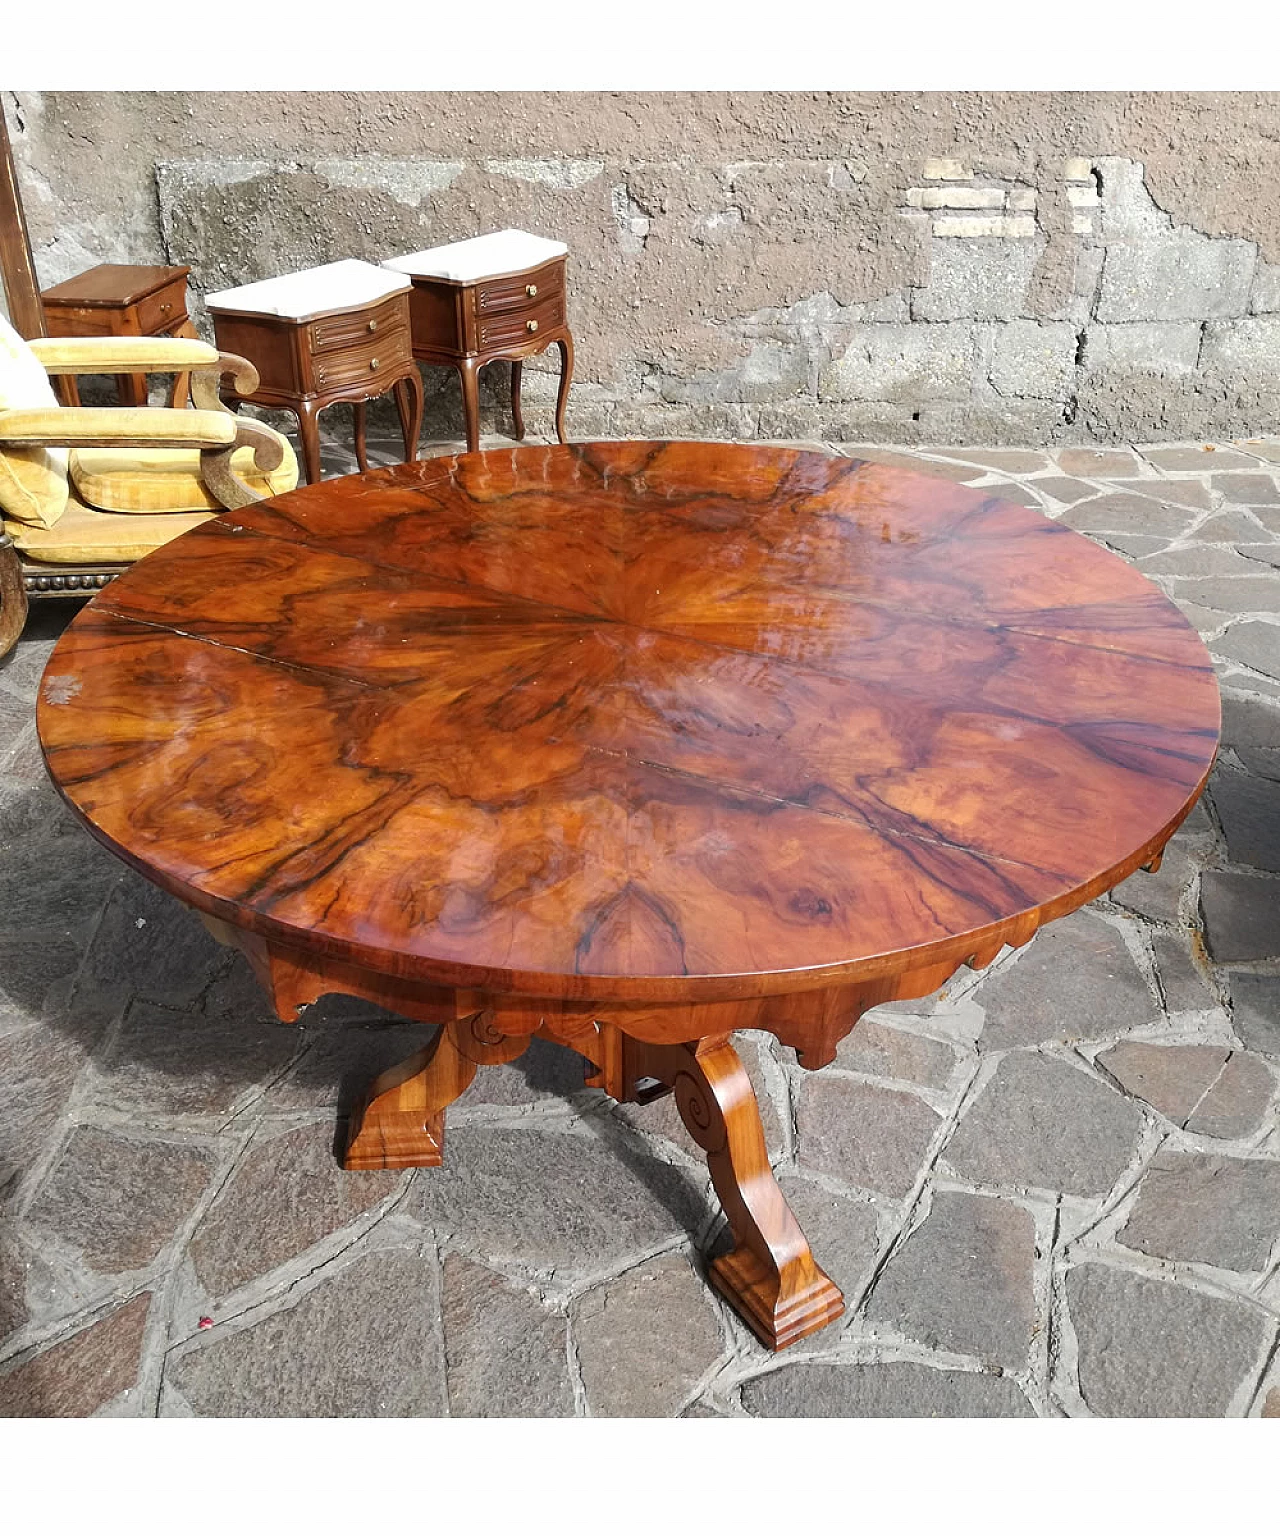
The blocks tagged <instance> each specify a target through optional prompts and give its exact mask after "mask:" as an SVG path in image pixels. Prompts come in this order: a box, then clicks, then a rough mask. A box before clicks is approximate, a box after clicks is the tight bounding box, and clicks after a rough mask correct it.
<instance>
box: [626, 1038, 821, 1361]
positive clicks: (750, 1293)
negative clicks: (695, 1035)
mask: <svg viewBox="0 0 1280 1536" xmlns="http://www.w3.org/2000/svg"><path fill="white" fill-rule="evenodd" d="M632 1045H633V1047H634V1050H635V1055H634V1063H635V1067H636V1068H637V1069H639V1071H640V1072H642V1073H643V1074H645V1075H647V1076H650V1077H655V1078H657V1079H658V1080H659V1081H660V1082H664V1083H667V1084H669V1085H670V1086H671V1087H672V1088H673V1089H674V1090H675V1096H676V1105H677V1107H678V1109H679V1110H680V1118H681V1119H682V1120H683V1121H684V1123H685V1127H686V1128H687V1130H688V1132H689V1134H690V1135H691V1136H692V1137H693V1139H694V1140H695V1141H696V1142H697V1143H698V1145H699V1146H700V1147H702V1148H703V1150H704V1151H705V1152H706V1154H707V1164H708V1166H709V1168H710V1170H711V1180H712V1183H713V1184H714V1185H715V1188H716V1193H717V1194H718V1195H719V1196H720V1203H721V1204H722V1205H723V1207H724V1213H725V1215H726V1216H727V1217H728V1219H729V1227H730V1230H731V1231H732V1233H733V1238H734V1246H733V1249H732V1251H731V1252H729V1253H727V1254H725V1255H724V1256H723V1257H721V1258H718V1259H713V1260H712V1263H711V1280H712V1283H713V1284H714V1285H715V1286H716V1288H717V1290H719V1291H721V1292H722V1293H723V1294H724V1296H725V1297H726V1298H727V1299H728V1301H729V1302H730V1303H731V1304H732V1306H733V1307H734V1308H735V1309H736V1311H737V1312H738V1313H740V1314H741V1316H742V1317H743V1318H744V1319H745V1321H746V1322H747V1323H748V1324H749V1325H750V1326H751V1328H752V1329H753V1331H754V1332H755V1333H756V1334H757V1335H758V1336H759V1337H760V1339H761V1340H763V1342H764V1343H765V1344H767V1345H768V1346H769V1348H770V1349H784V1348H785V1347H786V1346H787V1345H788V1344H794V1343H795V1342H796V1340H797V1339H802V1338H804V1337H805V1336H806V1335H807V1334H810V1333H813V1332H815V1331H816V1330H817V1329H819V1328H823V1327H825V1326H826V1325H827V1324H828V1323H829V1322H832V1321H833V1320H834V1319H835V1318H837V1317H839V1316H840V1314H841V1313H842V1312H843V1311H844V1297H843V1296H842V1295H841V1294H840V1291H839V1290H838V1288H837V1287H836V1286H835V1285H834V1284H833V1283H832V1281H831V1280H830V1279H829V1278H828V1277H827V1276H826V1275H825V1274H824V1273H823V1271H822V1270H821V1269H819V1267H818V1264H817V1262H816V1260H815V1259H814V1257H813V1253H812V1252H811V1250H810V1248H809V1243H808V1240H807V1239H806V1237H805V1235H804V1233H803V1232H802V1231H801V1230H800V1224H799V1223H798V1222H797V1221H796V1218H795V1216H794V1215H793V1214H792V1211H791V1207H790V1206H789V1205H788V1204H787V1202H786V1199H785V1197H784V1196H783V1193H782V1191H781V1190H780V1189H779V1188H778V1183H777V1180H776V1179H775V1178H774V1176H773V1170H772V1168H770V1166H769V1156H768V1153H767V1151H766V1150H765V1144H764V1130H763V1128H762V1127H761V1124H760V1110H759V1108H758V1106H757V1104H756V1096H755V1093H754V1092H753V1091H752V1088H751V1080H750V1078H749V1077H748V1076H747V1073H746V1070H745V1068H744V1067H743V1065H742V1062H741V1061H740V1060H739V1059H738V1053H737V1052H736V1051H735V1050H734V1048H733V1046H732V1045H730V1044H729V1037H728V1036H727V1035H712V1036H709V1037H708V1038H707V1039H705V1040H701V1041H693V1042H690V1043H689V1044H687V1045H650V1044H648V1043H643V1042H639V1041H633V1042H632Z"/></svg>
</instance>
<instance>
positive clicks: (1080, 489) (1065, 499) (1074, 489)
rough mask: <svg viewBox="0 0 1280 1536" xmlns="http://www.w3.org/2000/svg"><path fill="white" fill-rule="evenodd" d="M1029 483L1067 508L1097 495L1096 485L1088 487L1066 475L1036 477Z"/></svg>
mask: <svg viewBox="0 0 1280 1536" xmlns="http://www.w3.org/2000/svg"><path fill="white" fill-rule="evenodd" d="M1031 483H1032V485H1034V486H1035V488H1036V490H1037V491H1039V492H1040V493H1041V494H1042V495H1045V496H1049V497H1051V498H1052V499H1053V500H1054V501H1058V502H1061V503H1062V504H1063V506H1067V507H1070V506H1074V505H1075V503H1076V502H1077V501H1084V500H1086V499H1087V498H1088V497H1090V496H1096V495H1097V494H1098V487H1097V486H1096V485H1089V484H1087V483H1086V482H1085V481H1083V480H1073V479H1071V478H1070V477H1069V476H1067V475H1037V476H1036V478H1035V479H1034V480H1033V481H1032V482H1031Z"/></svg>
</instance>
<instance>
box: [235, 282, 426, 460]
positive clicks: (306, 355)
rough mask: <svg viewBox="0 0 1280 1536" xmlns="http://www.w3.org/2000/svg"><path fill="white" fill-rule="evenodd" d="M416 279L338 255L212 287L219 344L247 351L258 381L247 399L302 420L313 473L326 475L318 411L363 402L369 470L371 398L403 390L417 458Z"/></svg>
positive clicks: (359, 407) (405, 427)
mask: <svg viewBox="0 0 1280 1536" xmlns="http://www.w3.org/2000/svg"><path fill="white" fill-rule="evenodd" d="M409 287H410V284H409V279H408V278H405V277H400V278H398V275H397V274H396V273H393V272H387V271H384V270H383V269H382V268H381V267H375V266H373V265H372V264H371V263H369V262H365V261H335V262H330V263H329V264H328V265H327V266H323V267H312V268H311V269H310V270H308V271H306V272H294V273H290V274H289V275H288V276H287V277H273V278H268V279H266V280H265V281H263V282H260V283H248V284H246V285H245V286H244V287H243V288H228V289H227V290H226V291H225V292H223V293H211V294H210V295H209V296H208V297H207V298H206V299H205V306H206V308H207V309H208V311H209V313H210V314H211V315H212V316H213V330H214V335H215V337H216V338H217V345H218V348H219V350H220V351H223V352H235V353H237V354H238V355H239V356H241V357H247V358H248V359H249V361H250V362H251V363H252V364H253V365H254V367H255V368H257V370H258V380H259V382H258V388H257V391H256V392H255V393H254V394H252V395H246V396H245V397H244V398H245V399H247V400H251V401H253V402H254V403H255V404H257V405H268V406H275V407H283V408H284V409H285V410H289V411H292V412H293V413H294V415H295V416H296V417H297V418H298V428H299V436H300V437H301V439H302V462H303V467H304V469H305V470H306V475H307V479H308V480H309V481H310V482H311V483H312V484H313V485H314V484H315V483H316V482H317V481H318V480H319V479H320V429H319V422H318V417H319V415H320V412H321V411H322V410H324V408H325V407H326V406H329V405H334V404H336V403H337V402H338V401H340V400H349V401H351V402H352V403H353V404H354V406H355V449H356V462H357V464H359V466H360V468H361V469H362V470H365V469H368V467H369V461H368V456H367V454H366V448H365V405H366V402H367V401H369V400H372V399H374V398H375V397H376V396H378V395H383V394H386V392H387V391H388V390H390V389H394V391H395V396H396V408H397V410H398V411H399V413H400V426H401V430H402V431H403V433H404V456H405V460H406V461H408V460H411V459H414V458H416V457H417V449H418V433H419V431H420V429H421V427H422V378H421V375H420V374H419V373H418V365H417V363H416V362H415V361H414V358H413V347H412V345H411V343H410V334H409Z"/></svg>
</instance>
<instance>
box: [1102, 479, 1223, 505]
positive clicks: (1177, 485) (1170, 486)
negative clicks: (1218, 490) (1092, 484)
mask: <svg viewBox="0 0 1280 1536" xmlns="http://www.w3.org/2000/svg"><path fill="white" fill-rule="evenodd" d="M1112 485H1113V487H1114V489H1115V490H1117V491H1133V492H1134V493H1135V494H1136V495H1139V496H1152V495H1155V496H1158V497H1159V498H1160V500H1161V501H1172V502H1175V503H1176V504H1177V505H1178V506H1180V507H1194V508H1195V509H1196V511H1198V512H1204V511H1207V510H1208V509H1209V508H1210V507H1211V506H1212V505H1213V502H1212V500H1211V498H1210V496H1209V492H1208V490H1207V489H1206V488H1205V486H1204V484H1203V482H1202V481H1200V480H1168V479H1163V478H1162V479H1160V480H1155V481H1152V480H1115V481H1113V482H1112Z"/></svg>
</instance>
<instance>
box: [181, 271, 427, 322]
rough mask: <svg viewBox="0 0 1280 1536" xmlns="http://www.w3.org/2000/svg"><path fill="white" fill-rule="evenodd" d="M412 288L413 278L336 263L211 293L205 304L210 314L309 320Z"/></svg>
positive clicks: (354, 307)
mask: <svg viewBox="0 0 1280 1536" xmlns="http://www.w3.org/2000/svg"><path fill="white" fill-rule="evenodd" d="M412 287H413V283H412V282H411V281H410V279H409V278H407V277H402V278H399V279H397V277H396V275H395V273H393V272H388V271H386V270H385V269H384V268H382V267H375V266H374V265H373V263H372V262H370V261H331V262H329V263H328V264H327V265H326V266H323V267H308V268H307V270H306V271H305V272H289V273H287V274H286V275H285V276H284V277H267V278H264V279H263V280H262V281H261V282H260V283H246V284H245V285H244V286H243V287H242V288H226V289H224V290H223V291H222V292H221V293H210V294H206V296H205V301H204V302H205V306H206V308H208V309H236V310H245V311H247V312H248V313H249V314H254V315H279V316H281V318H283V319H286V320H310V319H311V318H312V316H314V315H324V314H329V313H331V312H332V311H333V310H342V309H357V308H359V306H360V305H362V304H372V303H376V302H377V300H379V299H385V298H389V297H390V296H391V294H393V293H403V292H405V291H406V290H407V289H409V288H412Z"/></svg>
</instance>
